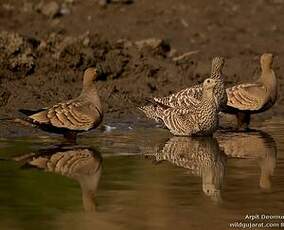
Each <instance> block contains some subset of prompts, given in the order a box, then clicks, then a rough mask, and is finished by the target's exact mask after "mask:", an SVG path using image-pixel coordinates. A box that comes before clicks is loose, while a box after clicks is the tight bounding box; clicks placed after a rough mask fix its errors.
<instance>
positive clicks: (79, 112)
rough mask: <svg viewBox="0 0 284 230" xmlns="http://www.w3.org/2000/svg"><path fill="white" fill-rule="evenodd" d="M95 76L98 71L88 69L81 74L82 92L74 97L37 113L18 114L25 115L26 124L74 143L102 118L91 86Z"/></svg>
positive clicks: (97, 97) (94, 91) (100, 109)
mask: <svg viewBox="0 0 284 230" xmlns="http://www.w3.org/2000/svg"><path fill="white" fill-rule="evenodd" d="M96 77H97V70H96V69H95V68H88V69H87V70H86V71H85V73H84V79H83V89H82V92H81V94H80V95H79V96H78V97H77V98H75V99H72V100H69V101H66V102H61V103H58V104H56V105H54V106H51V107H48V108H43V109H40V110H37V111H31V110H20V112H22V113H24V114H25V115H28V117H27V118H26V119H25V121H27V122H29V123H31V124H33V125H35V126H36V127H38V128H40V129H42V130H44V131H47V132H53V133H58V134H63V135H64V137H65V138H66V139H67V141H68V142H75V141H76V137H77V133H79V132H83V131H88V130H91V129H93V128H96V127H97V126H98V125H99V124H100V123H101V121H102V119H103V109H102V105H101V101H100V98H99V96H98V93H97V89H96V87H95V83H94V81H95V80H96Z"/></svg>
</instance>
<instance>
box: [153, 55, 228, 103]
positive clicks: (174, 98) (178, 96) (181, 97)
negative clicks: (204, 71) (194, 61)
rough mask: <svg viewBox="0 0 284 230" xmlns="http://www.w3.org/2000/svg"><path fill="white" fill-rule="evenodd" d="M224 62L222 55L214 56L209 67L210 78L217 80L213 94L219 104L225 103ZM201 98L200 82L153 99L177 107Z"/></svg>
mask: <svg viewBox="0 0 284 230" xmlns="http://www.w3.org/2000/svg"><path fill="white" fill-rule="evenodd" d="M224 63H225V59H224V58H223V57H214V58H213V60H212V67H211V78H212V79H214V80H216V82H217V86H216V88H215V91H216V92H215V94H216V98H217V101H218V103H217V104H218V105H220V106H224V105H226V103H227V95H226V91H225V87H224V78H223V73H222V70H223V66H224ZM201 98H202V84H198V85H195V86H192V87H189V88H186V89H183V90H181V91H179V92H177V93H174V94H171V95H169V96H166V97H161V98H157V97H155V98H154V101H156V102H158V103H161V104H163V105H166V106H169V107H172V108H178V107H189V106H192V105H195V103H196V100H194V99H197V100H201Z"/></svg>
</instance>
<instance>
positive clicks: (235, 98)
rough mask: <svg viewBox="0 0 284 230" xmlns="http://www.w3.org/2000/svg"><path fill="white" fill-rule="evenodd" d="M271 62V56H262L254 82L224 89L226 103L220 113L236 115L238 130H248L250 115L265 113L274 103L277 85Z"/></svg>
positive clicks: (268, 54) (266, 54)
mask: <svg viewBox="0 0 284 230" xmlns="http://www.w3.org/2000/svg"><path fill="white" fill-rule="evenodd" d="M272 62H273V56H272V54H270V53H265V54H263V55H262V56H261V58H260V65H261V75H260V78H259V79H258V80H257V81H256V82H253V83H245V84H239V85H235V86H233V87H231V88H228V89H226V91H227V97H228V102H227V106H226V107H223V108H222V112H225V113H230V114H236V116H237V120H238V128H239V129H245V130H246V129H248V127H249V123H250V115H251V114H254V113H260V112H263V111H266V110H268V109H269V108H271V107H272V106H273V105H274V103H275V102H276V99H277V93H278V92H277V91H278V89H277V87H278V85H277V79H276V76H275V73H274V71H273V69H272V66H271V65H272Z"/></svg>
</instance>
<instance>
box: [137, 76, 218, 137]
mask: <svg viewBox="0 0 284 230" xmlns="http://www.w3.org/2000/svg"><path fill="white" fill-rule="evenodd" d="M216 85H217V80H214V79H211V78H208V79H206V80H205V81H204V83H203V89H202V99H201V101H199V102H198V103H197V104H195V106H191V107H181V108H171V107H167V106H165V105H161V104H159V103H157V104H156V105H152V106H142V107H139V109H140V110H141V111H143V112H144V113H145V115H146V116H147V117H148V118H150V119H155V120H162V121H163V123H164V124H165V125H166V127H167V128H168V129H169V130H170V132H171V133H172V134H174V135H177V136H192V135H198V136H199V135H212V134H213V133H214V132H215V131H216V129H217V126H218V111H219V110H218V108H219V107H220V105H219V104H218V100H217V98H216V95H215V93H214V91H215V87H216Z"/></svg>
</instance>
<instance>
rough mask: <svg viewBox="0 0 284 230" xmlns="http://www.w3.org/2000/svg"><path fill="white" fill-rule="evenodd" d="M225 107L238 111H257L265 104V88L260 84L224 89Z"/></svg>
mask: <svg viewBox="0 0 284 230" xmlns="http://www.w3.org/2000/svg"><path fill="white" fill-rule="evenodd" d="M226 92H227V96H228V102H227V105H228V106H231V107H233V108H236V109H240V110H259V109H261V108H262V107H263V106H264V105H265V104H266V102H267V99H268V98H267V88H266V87H265V86H264V85H262V84H260V83H255V84H241V85H236V86H233V87H231V88H228V89H226Z"/></svg>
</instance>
